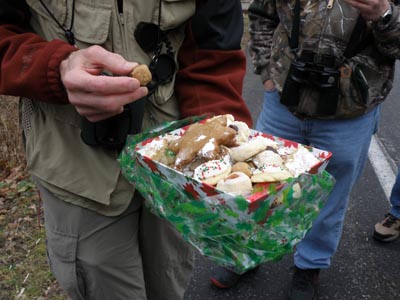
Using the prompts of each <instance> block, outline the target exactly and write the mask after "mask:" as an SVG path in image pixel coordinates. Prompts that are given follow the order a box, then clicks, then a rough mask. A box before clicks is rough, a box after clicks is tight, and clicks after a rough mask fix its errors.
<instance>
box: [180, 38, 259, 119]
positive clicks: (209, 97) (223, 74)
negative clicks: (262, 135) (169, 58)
mask: <svg viewBox="0 0 400 300" xmlns="http://www.w3.org/2000/svg"><path fill="white" fill-rule="evenodd" d="M179 64H180V70H179V72H178V74H177V78H176V93H177V97H178V99H179V102H180V110H181V114H182V117H187V116H193V115H202V114H204V113H214V114H216V115H220V114H228V113H229V114H232V115H233V116H234V117H235V119H236V120H240V121H243V122H246V123H247V124H248V125H249V126H250V127H251V126H252V119H251V115H250V112H249V109H248V107H247V105H246V103H245V102H244V100H243V98H242V88H243V79H244V75H245V72H246V64H245V56H244V53H243V51H241V50H206V49H199V48H197V47H196V45H195V43H194V41H193V38H192V35H191V33H190V31H189V32H188V34H187V38H186V41H185V43H184V45H183V46H182V48H181V50H180V54H179Z"/></svg>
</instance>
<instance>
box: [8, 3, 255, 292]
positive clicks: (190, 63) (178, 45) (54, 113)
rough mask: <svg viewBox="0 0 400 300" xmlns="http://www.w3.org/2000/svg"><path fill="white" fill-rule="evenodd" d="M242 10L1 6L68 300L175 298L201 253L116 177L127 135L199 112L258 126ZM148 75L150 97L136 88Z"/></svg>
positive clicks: (50, 243) (11, 75)
mask: <svg viewBox="0 0 400 300" xmlns="http://www.w3.org/2000/svg"><path fill="white" fill-rule="evenodd" d="M242 32H243V19H242V10H241V5H240V1H239V0H213V1H203V0H198V1H196V0H185V1H176V0H174V1H171V0H139V1H122V0H118V1H110V0H93V1H79V0H70V1H54V0H39V1H30V0H27V1H22V0H15V1H6V0H0V36H1V39H0V94H5V95H14V96H19V97H21V111H20V115H21V123H22V127H23V133H24V134H23V138H24V142H25V147H26V158H27V162H28V169H29V172H30V174H31V175H32V177H33V179H34V181H35V183H36V185H37V187H38V189H39V191H40V193H41V197H42V199H43V205H44V212H45V228H46V240H47V252H48V258H49V263H50V267H51V270H52V272H53V274H54V276H55V277H56V279H57V281H58V282H59V284H60V286H61V287H62V289H63V290H65V291H66V293H67V294H68V296H69V297H70V299H72V300H88V299H93V300H103V299H104V300H110V299H112V300H127V299H136V300H146V299H147V300H160V299H166V300H179V299H183V296H184V292H185V288H186V286H187V284H188V282H189V280H190V276H191V271H192V268H193V251H192V248H191V247H190V246H189V244H187V243H186V242H185V241H184V240H183V239H182V238H181V237H180V236H179V234H178V233H177V232H176V231H175V230H173V228H172V227H171V226H170V225H169V224H168V223H167V222H166V221H163V220H161V219H159V218H157V217H156V216H155V215H152V214H150V213H149V211H148V210H147V209H146V207H145V206H144V203H143V198H142V197H141V195H140V194H139V193H137V192H135V189H134V186H133V185H131V184H129V183H128V182H127V181H126V180H125V178H124V177H123V176H122V174H121V170H120V167H119V164H118V161H117V157H118V154H119V152H120V151H121V149H122V147H123V146H124V143H125V140H126V137H127V135H128V134H135V133H138V132H140V131H141V130H142V129H147V128H150V127H152V126H155V125H158V124H159V123H161V122H165V121H171V120H176V119H179V118H184V117H187V116H192V115H200V114H204V113H215V114H227V113H230V114H232V115H234V116H235V118H236V119H237V120H241V121H244V122H246V123H247V124H248V125H249V126H251V122H252V121H251V117H250V113H249V110H248V109H247V106H246V105H245V103H244V101H243V99H242V97H241V92H242V83H243V77H244V74H245V56H244V53H243V51H241V48H240V46H241V45H240V42H241V36H242ZM139 64H140V65H141V64H145V65H148V68H149V69H150V71H151V75H152V76H151V77H152V81H151V82H150V83H149V84H147V85H146V86H141V83H140V82H139V81H138V80H137V79H135V78H133V77H131V76H129V74H130V73H131V72H132V71H135V70H136V69H137V67H138V65H139Z"/></svg>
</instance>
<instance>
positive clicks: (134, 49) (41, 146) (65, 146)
mask: <svg viewBox="0 0 400 300" xmlns="http://www.w3.org/2000/svg"><path fill="white" fill-rule="evenodd" d="M27 3H28V5H29V6H30V7H31V13H32V19H31V26H32V28H33V30H34V31H35V32H36V33H38V34H39V35H41V36H42V37H43V38H45V39H47V40H51V39H54V38H58V39H63V40H65V36H64V32H63V31H62V29H61V28H59V26H58V25H57V24H56V22H55V21H54V20H53V19H52V18H51V16H50V15H49V13H48V12H47V11H46V10H45V8H44V7H43V6H42V5H41V4H40V2H39V1H36V0H27ZM44 3H45V4H46V6H47V7H48V9H49V10H50V11H51V12H52V14H53V15H54V16H55V18H56V19H57V20H58V22H59V23H60V24H62V25H63V26H64V27H65V28H69V27H70V24H71V17H72V1H67V0H62V1H60V0H44ZM161 3H162V7H161V12H162V13H161V28H162V29H163V30H171V31H170V32H169V34H168V38H169V40H170V42H171V45H172V48H173V49H174V50H175V58H176V52H177V51H176V50H177V49H178V48H179V47H180V46H181V44H182V41H183V38H184V25H185V22H186V21H187V20H188V19H189V18H190V17H191V16H192V15H193V14H194V11H195V0H162V1H161ZM123 4H124V7H123V10H124V11H123V14H120V13H119V12H118V8H117V1H116V0H86V1H81V0H76V1H75V11H74V22H73V27H72V31H73V32H74V36H75V39H76V45H77V46H78V48H86V47H88V46H91V45H93V44H97V45H101V46H102V47H104V48H105V49H107V50H109V51H112V52H115V53H119V54H121V55H122V56H123V57H124V58H125V59H126V60H128V61H134V62H139V63H144V64H148V63H149V62H150V60H151V58H152V54H151V53H150V54H148V53H145V52H143V50H141V48H140V47H139V45H138V44H137V43H136V41H135V39H134V30H135V28H136V25H137V24H138V23H139V22H141V21H143V22H152V23H154V24H157V21H158V15H159V13H158V12H159V0H131V1H123ZM173 86H174V80H173V81H172V82H171V83H169V84H166V85H163V86H162V87H161V88H158V89H157V90H156V92H155V93H154V94H153V95H152V96H151V97H150V98H149V99H148V100H147V104H146V108H145V116H144V122H143V128H148V127H151V126H154V125H156V124H157V123H159V122H163V121H168V120H173V119H177V118H179V111H178V106H177V100H176V98H175V96H174V88H173ZM37 100H40V99H37ZM21 108H22V111H21V112H22V125H23V128H24V133H25V139H26V155H27V161H28V167H29V170H30V173H31V174H32V175H33V176H34V178H35V180H38V181H40V183H41V184H43V185H44V186H45V187H46V188H48V189H49V190H50V191H51V192H52V193H54V194H55V195H56V196H58V197H59V198H61V199H63V200H65V201H67V202H70V203H73V204H76V205H80V206H83V207H87V208H90V209H92V210H95V211H97V212H99V213H102V214H105V215H117V214H120V213H121V212H123V211H124V210H125V208H126V207H127V206H128V204H129V203H130V200H131V198H132V195H133V191H134V187H133V186H132V185H131V184H129V183H128V182H127V181H126V180H125V179H124V178H123V176H122V175H121V171H120V167H119V164H118V161H117V153H116V152H112V151H108V150H104V149H102V148H100V147H92V146H88V145H86V144H84V143H83V142H82V140H81V137H80V134H81V117H80V115H78V113H77V112H76V111H75V109H74V107H73V106H72V105H53V104H47V103H44V102H40V101H31V100H28V99H24V100H23V101H22V105H21Z"/></svg>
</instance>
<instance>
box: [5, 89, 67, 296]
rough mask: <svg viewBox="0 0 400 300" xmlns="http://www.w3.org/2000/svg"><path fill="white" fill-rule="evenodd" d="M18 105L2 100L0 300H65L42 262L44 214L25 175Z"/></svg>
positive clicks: (47, 267)
mask: <svg viewBox="0 0 400 300" xmlns="http://www.w3.org/2000/svg"><path fill="white" fill-rule="evenodd" d="M18 106H19V103H18V99H17V98H15V97H9V96H0V141H1V144H0V282H1V283H0V286H1V288H0V300H12V299H16V300H64V299H66V296H65V294H64V293H63V292H62V291H61V290H60V288H59V286H58V284H57V282H56V281H55V279H54V278H53V276H52V274H51V272H50V269H49V266H48V264H47V260H46V247H45V236H44V229H43V222H44V220H43V208H42V206H41V201H40V198H39V194H38V193H37V190H36V188H35V186H34V185H33V183H32V182H31V181H30V180H29V175H28V174H27V172H26V167H25V166H26V161H25V156H24V149H23V143H22V132H21V128H20V126H19V118H18V115H19V114H18Z"/></svg>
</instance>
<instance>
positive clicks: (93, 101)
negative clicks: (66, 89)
mask: <svg viewBox="0 0 400 300" xmlns="http://www.w3.org/2000/svg"><path fill="white" fill-rule="evenodd" d="M147 93H148V90H147V88H145V87H141V88H139V89H136V90H135V91H133V92H129V93H123V94H112V95H97V94H94V93H82V92H78V93H73V94H70V95H69V100H70V103H71V104H72V105H74V106H75V107H77V111H78V112H79V113H80V114H81V115H83V116H86V115H89V114H99V113H100V114H102V113H106V114H116V113H118V112H121V108H122V107H123V106H124V105H126V104H128V103H131V102H133V101H136V100H138V99H141V98H143V97H144V96H146V95H147Z"/></svg>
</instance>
